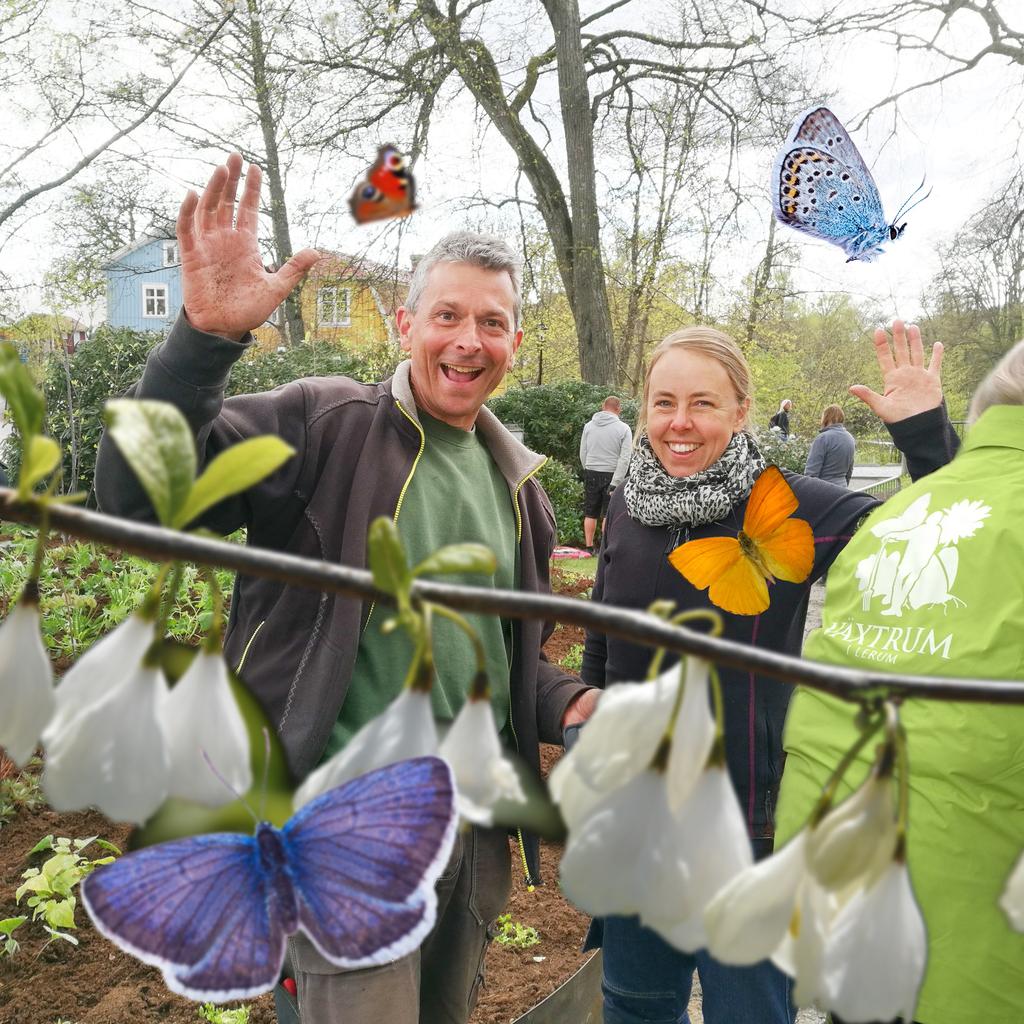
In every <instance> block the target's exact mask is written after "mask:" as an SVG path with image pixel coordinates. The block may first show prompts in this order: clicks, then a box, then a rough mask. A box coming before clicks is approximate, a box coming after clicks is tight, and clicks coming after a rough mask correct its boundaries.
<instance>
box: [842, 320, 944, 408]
mask: <svg viewBox="0 0 1024 1024" xmlns="http://www.w3.org/2000/svg"><path fill="white" fill-rule="evenodd" d="M875 355H876V357H877V358H878V366H879V369H880V370H881V371H882V394H878V392H877V391H872V390H871V388H869V387H865V386H864V385H863V384H854V385H853V386H852V387H851V388H850V394H851V395H853V396H855V397H856V398H859V399H860V400H861V401H862V402H863V403H864V404H865V405H866V406H867V407H868V408H869V409H870V410H871V411H872V412H873V413H874V414H875V415H876V416H878V418H879V419H881V420H882V421H883V422H884V423H895V422H896V421H897V420H905V419H906V418H907V417H908V416H914V415H916V414H917V413H919V412H927V411H928V410H929V409H934V408H936V406H938V405H939V404H941V402H942V377H941V375H940V373H939V371H940V369H941V368H942V343H941V342H936V343H935V344H934V345H932V354H931V359H930V360H929V361H928V366H927V367H926V366H925V365H924V346H923V345H922V344H921V328H920V327H918V326H917V325H916V324H911V325H910V326H909V327H907V326H906V325H905V324H904V323H903V321H902V320H895V321H893V325H892V347H891V348H890V346H889V335H888V334H887V333H886V332H885V330H884V329H882V328H879V329H878V330H876V331H875Z"/></svg>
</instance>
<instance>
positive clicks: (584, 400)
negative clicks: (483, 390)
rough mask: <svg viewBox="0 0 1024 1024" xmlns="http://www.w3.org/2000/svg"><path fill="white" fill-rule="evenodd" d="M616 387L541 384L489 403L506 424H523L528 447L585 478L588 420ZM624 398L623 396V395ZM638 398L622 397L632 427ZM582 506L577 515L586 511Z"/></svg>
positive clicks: (572, 382)
mask: <svg viewBox="0 0 1024 1024" xmlns="http://www.w3.org/2000/svg"><path fill="white" fill-rule="evenodd" d="M614 393H615V392H614V389H610V388H608V387H606V386H605V385H599V384H586V383H584V382H583V381H579V380H570V381H563V382H562V383H560V384H542V385H541V386H540V387H535V388H517V389H516V390H514V391H507V392H506V393H505V394H504V395H501V396H500V397H498V398H492V399H491V401H490V402H488V405H489V406H490V408H491V411H492V412H493V413H494V414H495V415H496V416H497V417H498V419H500V420H501V421H502V422H503V423H520V424H522V427H523V441H524V443H525V444H526V446H527V447H528V448H532V449H533V450H534V451H535V452H541V453H542V454H544V455H550V456H551V457H552V458H554V459H558V461H559V462H561V463H563V464H564V465H565V466H569V467H572V470H573V472H574V473H576V475H577V476H578V477H579V478H580V479H581V480H582V478H583V469H582V467H581V466H580V436H581V435H582V433H583V427H584V425H585V424H586V422H587V420H589V419H590V417H591V416H593V415H594V413H595V412H597V411H598V410H599V409H600V408H601V403H602V402H603V401H604V400H605V399H606V398H607V397H608V396H609V395H610V394H614ZM620 397H621V396H620ZM636 413H637V401H636V399H635V398H623V399H622V420H623V422H625V423H628V424H629V427H630V429H633V427H634V426H635V425H636ZM582 509H583V506H582V505H580V509H579V512H578V515H582V514H583V511H582Z"/></svg>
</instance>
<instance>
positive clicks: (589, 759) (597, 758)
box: [548, 665, 680, 831]
mask: <svg viewBox="0 0 1024 1024" xmlns="http://www.w3.org/2000/svg"><path fill="white" fill-rule="evenodd" d="M679 676H680V670H679V666H678V665H676V666H673V667H672V668H670V669H668V671H666V672H663V673H662V674H661V675H660V676H658V677H657V678H656V679H653V680H651V681H649V682H646V683H620V684H617V685H615V686H612V687H610V688H609V689H607V690H606V691H605V692H604V693H603V694H602V695H601V699H600V701H599V702H598V705H597V708H596V710H595V711H594V713H593V714H592V715H591V716H590V718H588V719H587V723H586V725H585V726H584V728H583V729H581V730H580V735H579V739H578V740H577V742H576V745H575V746H574V747H573V748H572V750H570V751H569V752H568V753H567V754H566V755H565V756H564V757H563V758H562V759H561V760H560V761H559V762H558V764H556V765H555V767H554V769H553V770H552V772H551V776H550V778H549V780H548V781H549V788H550V792H551V796H552V798H553V799H554V800H555V801H556V802H557V803H558V805H559V807H560V808H561V811H562V817H563V818H564V819H565V822H566V824H567V825H568V826H569V829H570V831H572V830H573V829H574V828H576V827H577V826H578V825H579V824H580V823H581V822H583V821H584V820H585V819H586V818H587V817H588V816H589V814H590V811H591V810H592V809H593V807H594V805H595V804H596V803H597V802H598V801H599V800H600V799H601V798H602V796H604V795H605V794H607V793H609V792H611V791H612V790H613V789H616V788H617V787H619V786H623V785H625V784H626V783H627V782H629V781H630V780H631V779H635V778H636V777H637V776H638V775H640V774H641V773H642V772H643V771H644V770H645V769H646V768H647V767H648V766H649V765H650V763H651V759H652V758H653V757H654V752H655V751H656V750H657V749H658V744H659V743H660V742H661V740H662V738H663V737H664V735H665V730H666V728H667V727H668V721H669V717H670V716H671V714H672V708H673V707H674V705H675V700H676V693H677V691H678V688H679Z"/></svg>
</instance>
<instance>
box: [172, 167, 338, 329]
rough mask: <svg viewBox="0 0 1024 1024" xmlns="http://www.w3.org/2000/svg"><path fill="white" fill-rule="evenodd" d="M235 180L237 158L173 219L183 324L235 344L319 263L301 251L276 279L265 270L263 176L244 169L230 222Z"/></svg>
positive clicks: (193, 195)
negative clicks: (260, 236)
mask: <svg viewBox="0 0 1024 1024" xmlns="http://www.w3.org/2000/svg"><path fill="white" fill-rule="evenodd" d="M241 173H242V158H241V156H239V154H238V153H232V154H231V155H230V156H229V157H228V160H227V165H226V166H223V165H222V166H220V167H218V168H217V169H216V170H215V171H214V172H213V174H212V175H211V176H210V180H209V182H208V183H207V185H206V188H205V189H204V190H203V194H202V196H198V195H196V193H195V192H193V191H191V190H190V191H189V193H188V195H187V196H185V201H184V202H183V203H182V204H181V209H180V210H179V212H178V247H179V251H180V253H181V288H182V300H183V302H184V305H185V312H186V313H187V314H188V319H189V322H190V323H191V324H192V326H193V327H195V328H196V329H197V330H200V331H207V332H208V333H210V334H222V335H225V336H226V337H229V338H235V339H240V338H242V337H243V336H244V335H245V334H246V332H247V331H251V330H253V329H254V328H256V327H259V326H260V324H262V323H263V322H264V321H265V320H266V319H267V318H268V317H269V316H270V315H271V314H272V313H273V312H274V310H275V309H277V307H278V306H279V305H280V304H281V303H282V302H283V301H284V299H285V297H286V296H287V295H288V293H289V292H290V291H291V290H292V289H293V288H294V287H295V286H296V285H297V284H298V283H299V281H301V280H302V277H303V275H304V274H305V273H306V271H307V270H309V268H310V267H311V266H313V264H314V263H315V262H316V261H317V260H318V259H319V258H320V254H319V253H318V252H317V251H316V250H315V249H303V250H302V251H301V252H297V253H296V254H295V255H294V256H292V258H291V259H290V260H288V262H287V263H286V264H285V265H284V266H283V267H281V269H280V270H278V271H277V272H276V273H270V272H269V271H267V270H266V269H265V268H264V266H263V260H262V258H261V256H260V251H259V242H258V240H257V237H256V225H257V220H258V214H259V200H260V183H261V181H262V178H263V176H262V174H261V172H260V169H259V168H258V167H255V166H253V165H250V166H249V171H248V173H247V174H246V176H245V187H244V189H243V190H242V198H241V201H240V202H239V204H238V216H237V219H236V217H235V193H236V192H237V190H238V180H239V178H240V177H241Z"/></svg>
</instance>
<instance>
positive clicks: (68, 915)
mask: <svg viewBox="0 0 1024 1024" xmlns="http://www.w3.org/2000/svg"><path fill="white" fill-rule="evenodd" d="M75 903H76V900H75V897H74V896H69V897H68V898H67V899H66V900H59V901H58V900H52V901H51V902H50V904H49V905H48V906H47V908H46V911H45V913H44V914H43V917H44V919H45V920H46V923H47V924H48V925H50V927H51V928H74V927H75Z"/></svg>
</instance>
